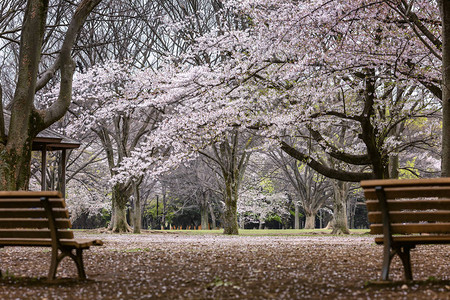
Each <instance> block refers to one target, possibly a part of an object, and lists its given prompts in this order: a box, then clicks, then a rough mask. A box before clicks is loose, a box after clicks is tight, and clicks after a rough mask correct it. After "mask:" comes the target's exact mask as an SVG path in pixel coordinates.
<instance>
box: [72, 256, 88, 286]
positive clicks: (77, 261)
mask: <svg viewBox="0 0 450 300" xmlns="http://www.w3.org/2000/svg"><path fill="white" fill-rule="evenodd" d="M76 252H77V254H76V255H75V257H73V258H72V259H73V260H74V261H75V264H76V265H77V270H78V278H80V279H86V273H85V272H84V263H83V249H77V251H76Z"/></svg>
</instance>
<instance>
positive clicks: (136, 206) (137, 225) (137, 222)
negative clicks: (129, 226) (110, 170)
mask: <svg viewBox="0 0 450 300" xmlns="http://www.w3.org/2000/svg"><path fill="white" fill-rule="evenodd" d="M132 185H133V198H134V201H133V233H141V227H142V217H141V216H142V213H141V195H140V192H139V185H138V184H137V183H133V184H132Z"/></svg>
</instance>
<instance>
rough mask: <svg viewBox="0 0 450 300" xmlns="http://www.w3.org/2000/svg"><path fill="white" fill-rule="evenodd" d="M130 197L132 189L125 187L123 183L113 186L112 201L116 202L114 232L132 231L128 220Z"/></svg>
mask: <svg viewBox="0 0 450 300" xmlns="http://www.w3.org/2000/svg"><path fill="white" fill-rule="evenodd" d="M129 197H130V189H124V188H123V186H122V185H121V184H116V185H114V186H113V190H112V201H113V203H114V205H113V207H114V213H113V216H114V219H113V222H112V223H113V224H112V231H113V232H117V233H120V232H131V228H130V226H129V225H128V222H127V215H126V209H127V207H126V204H127V202H128V198H129Z"/></svg>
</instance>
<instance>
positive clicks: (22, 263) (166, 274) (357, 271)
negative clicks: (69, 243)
mask: <svg viewBox="0 0 450 300" xmlns="http://www.w3.org/2000/svg"><path fill="white" fill-rule="evenodd" d="M77 236H79V237H95V238H99V239H102V240H103V241H105V246H104V247H94V248H92V249H90V250H87V251H86V252H85V253H86V254H85V266H86V271H87V275H88V277H89V280H88V281H84V282H83V281H77V280H73V279H64V278H70V277H72V278H74V277H76V270H75V266H74V265H73V263H72V262H70V261H69V260H64V261H63V264H62V265H61V266H60V268H59V272H58V276H59V277H62V278H63V279H59V280H58V281H57V282H56V283H54V284H48V283H46V282H45V280H44V277H45V276H46V275H47V268H48V263H49V255H50V252H49V250H48V249H44V248H6V249H3V250H1V269H2V270H3V273H4V274H5V270H7V271H8V273H7V275H8V276H9V277H8V278H7V279H3V280H1V281H0V298H1V299H234V298H236V299H389V298H390V299H450V246H422V247H418V248H417V249H415V250H413V252H412V260H413V272H414V277H415V279H416V280H418V281H417V282H414V283H411V284H408V285H405V284H402V283H400V284H395V285H391V286H380V285H369V286H367V285H366V283H367V282H368V281H370V280H376V279H377V278H378V276H379V271H380V265H381V251H382V248H381V247H380V246H376V245H375V244H374V243H373V238H371V237H360V236H349V237H334V236H271V237H267V236H262V237H258V236H237V237H235V236H232V237H229V236H222V235H217V236H216V235H206V236H205V235H203V236H201V235H184V234H142V235H111V234H96V235H92V234H80V233H77ZM401 272H402V270H401V268H400V263H399V261H397V260H396V261H395V264H394V265H393V275H392V276H391V277H392V278H393V279H396V280H401V278H402V273H401Z"/></svg>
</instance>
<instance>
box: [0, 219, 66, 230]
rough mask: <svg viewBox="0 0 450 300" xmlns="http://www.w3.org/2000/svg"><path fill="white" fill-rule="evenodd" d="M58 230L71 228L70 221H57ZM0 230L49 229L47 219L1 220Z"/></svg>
mask: <svg viewBox="0 0 450 300" xmlns="http://www.w3.org/2000/svg"><path fill="white" fill-rule="evenodd" d="M55 222H56V227H57V228H70V227H71V224H70V220H68V219H56V220H55ZM0 228H48V220H47V219H26V218H22V219H19V218H17V219H12V218H11V219H0Z"/></svg>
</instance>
